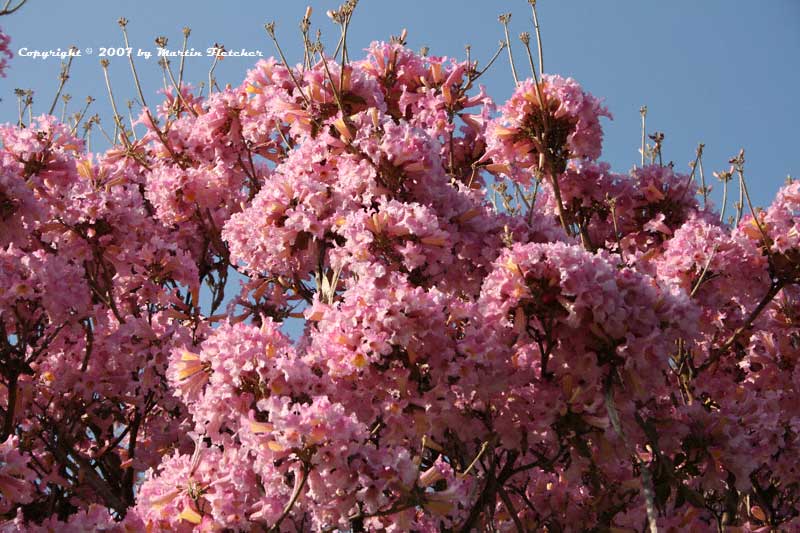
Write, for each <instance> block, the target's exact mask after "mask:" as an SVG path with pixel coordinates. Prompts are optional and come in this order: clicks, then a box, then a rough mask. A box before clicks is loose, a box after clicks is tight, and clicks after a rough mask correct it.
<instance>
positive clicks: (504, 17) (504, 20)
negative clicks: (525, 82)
mask: <svg viewBox="0 0 800 533" xmlns="http://www.w3.org/2000/svg"><path fill="white" fill-rule="evenodd" d="M498 20H499V21H500V24H502V25H503V31H504V32H505V35H506V45H508V62H509V63H510V64H511V75H512V76H513V77H514V86H517V85H519V78H518V77H517V68H516V67H515V66H514V54H513V52H512V51H511V38H510V37H509V36H508V21H509V20H511V13H504V14H502V15H500V16H499V17H498Z"/></svg>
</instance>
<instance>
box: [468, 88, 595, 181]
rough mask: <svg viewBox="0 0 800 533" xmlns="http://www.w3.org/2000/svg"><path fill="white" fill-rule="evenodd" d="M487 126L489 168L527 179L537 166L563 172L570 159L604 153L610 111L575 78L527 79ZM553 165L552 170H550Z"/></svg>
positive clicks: (547, 170)
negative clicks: (603, 121) (604, 124)
mask: <svg viewBox="0 0 800 533" xmlns="http://www.w3.org/2000/svg"><path fill="white" fill-rule="evenodd" d="M500 112H501V114H500V116H499V117H498V118H496V119H495V120H493V121H492V123H491V124H490V125H489V126H488V131H487V145H488V149H487V151H486V155H485V156H484V158H485V159H490V160H491V165H490V166H489V169H490V170H492V171H494V172H499V173H501V174H504V175H506V176H508V177H510V178H511V179H513V180H516V181H520V182H522V183H528V182H529V181H530V179H531V171H532V170H541V171H546V172H556V173H560V172H563V168H564V166H565V165H566V163H567V161H568V160H570V159H577V160H581V159H589V160H595V159H597V158H598V157H600V152H601V147H602V142H603V129H602V127H601V126H600V117H604V116H605V117H609V118H611V114H610V113H609V112H608V110H607V109H606V108H604V107H603V106H602V104H601V103H600V101H599V100H598V99H596V98H595V97H594V96H592V95H591V94H589V93H587V92H585V91H584V90H583V88H582V87H581V86H580V85H579V84H578V82H576V81H575V80H573V79H572V78H566V79H565V78H562V77H561V76H558V75H549V74H548V75H544V76H543V77H542V80H541V81H540V82H539V83H538V84H537V83H536V82H535V81H533V80H526V81H524V82H522V83H521V84H520V85H519V86H518V87H517V89H516V91H514V94H513V95H512V96H511V98H510V99H509V100H508V102H506V104H505V105H504V106H503V107H502V108H501V110H500ZM546 166H551V167H552V168H545V167H546Z"/></svg>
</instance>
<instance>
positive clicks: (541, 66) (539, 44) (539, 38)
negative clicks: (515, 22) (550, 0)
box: [529, 0, 544, 76]
mask: <svg viewBox="0 0 800 533" xmlns="http://www.w3.org/2000/svg"><path fill="white" fill-rule="evenodd" d="M529 1H530V4H531V11H532V12H533V28H534V30H536V48H537V49H538V50H539V76H542V75H544V53H543V52H542V34H541V33H540V32H539V17H538V16H537V15H536V0H529Z"/></svg>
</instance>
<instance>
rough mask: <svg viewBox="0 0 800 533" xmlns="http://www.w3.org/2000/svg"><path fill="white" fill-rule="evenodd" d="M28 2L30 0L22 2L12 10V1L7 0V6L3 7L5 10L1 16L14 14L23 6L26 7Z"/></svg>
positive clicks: (1, 12)
mask: <svg viewBox="0 0 800 533" xmlns="http://www.w3.org/2000/svg"><path fill="white" fill-rule="evenodd" d="M27 1H28V0H20V3H19V4H17V5H16V6H14V7H12V8H9V6H10V5H11V0H6V5H5V6H3V10H2V11H0V16H3V15H10V14H12V13H13V12H15V11H16V10H17V9H19V8H21V7H22V6H24V5H25V2H27Z"/></svg>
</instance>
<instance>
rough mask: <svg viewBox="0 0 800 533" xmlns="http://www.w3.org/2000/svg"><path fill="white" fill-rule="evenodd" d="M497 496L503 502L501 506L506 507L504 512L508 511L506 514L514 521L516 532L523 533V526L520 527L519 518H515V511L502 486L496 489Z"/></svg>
mask: <svg viewBox="0 0 800 533" xmlns="http://www.w3.org/2000/svg"><path fill="white" fill-rule="evenodd" d="M497 494H498V495H499V496H500V499H501V500H502V501H503V505H505V506H506V511H508V514H509V515H511V520H513V521H514V525H515V526H516V528H517V531H519V533H525V526H523V525H522V521H521V520H520V519H519V516H517V510H516V509H515V508H514V504H513V503H512V502H511V498H509V496H508V493H507V492H506V489H505V488H504V487H503V486H502V485H501V486H499V487H497Z"/></svg>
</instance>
